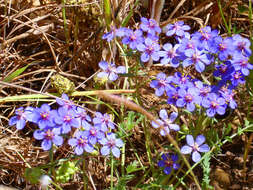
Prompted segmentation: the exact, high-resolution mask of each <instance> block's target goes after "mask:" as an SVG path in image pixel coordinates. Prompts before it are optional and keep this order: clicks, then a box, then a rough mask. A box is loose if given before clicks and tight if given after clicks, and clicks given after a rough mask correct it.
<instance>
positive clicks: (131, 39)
mask: <svg viewBox="0 0 253 190" xmlns="http://www.w3.org/2000/svg"><path fill="white" fill-rule="evenodd" d="M143 42H144V38H143V32H142V30H139V29H137V30H135V31H132V30H129V31H128V32H126V35H125V37H124V38H123V39H122V43H123V44H127V45H129V47H130V48H131V49H133V50H134V49H136V48H137V45H138V44H140V43H143Z"/></svg>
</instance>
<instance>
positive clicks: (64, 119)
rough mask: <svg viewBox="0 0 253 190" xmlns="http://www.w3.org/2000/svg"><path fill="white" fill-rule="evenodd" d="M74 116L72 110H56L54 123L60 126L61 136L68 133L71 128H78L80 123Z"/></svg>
mask: <svg viewBox="0 0 253 190" xmlns="http://www.w3.org/2000/svg"><path fill="white" fill-rule="evenodd" d="M75 114H76V113H75V112H74V111H73V110H67V109H65V108H63V107H60V108H59V109H58V115H56V117H55V118H54V121H55V123H57V124H58V125H60V126H61V129H62V133H63V134H66V133H68V132H70V131H71V127H76V128H78V127H80V122H79V121H78V119H77V118H75Z"/></svg>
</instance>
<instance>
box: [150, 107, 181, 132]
mask: <svg viewBox="0 0 253 190" xmlns="http://www.w3.org/2000/svg"><path fill="white" fill-rule="evenodd" d="M159 116H160V118H161V119H162V120H161V119H157V120H156V121H152V126H153V127H154V128H159V127H160V129H161V130H160V134H161V135H162V136H165V135H167V134H169V133H170V130H174V131H179V129H180V127H179V126H178V125H177V124H173V122H174V121H175V119H176V118H177V116H178V113H177V112H172V113H171V114H170V117H169V116H168V113H167V111H166V110H165V109H161V110H160V112H159Z"/></svg>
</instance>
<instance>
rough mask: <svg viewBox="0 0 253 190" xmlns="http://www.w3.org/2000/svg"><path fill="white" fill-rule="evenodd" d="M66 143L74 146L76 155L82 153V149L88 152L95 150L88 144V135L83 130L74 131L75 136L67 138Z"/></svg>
mask: <svg viewBox="0 0 253 190" xmlns="http://www.w3.org/2000/svg"><path fill="white" fill-rule="evenodd" d="M68 144H69V145H70V146H74V147H75V153H76V154H77V155H81V154H83V151H84V150H85V151H86V152H89V153H91V152H93V151H94V150H95V149H94V147H93V146H92V145H91V144H90V142H89V140H88V137H87V136H86V134H85V133H84V131H77V132H76V133H75V138H71V139H69V140H68Z"/></svg>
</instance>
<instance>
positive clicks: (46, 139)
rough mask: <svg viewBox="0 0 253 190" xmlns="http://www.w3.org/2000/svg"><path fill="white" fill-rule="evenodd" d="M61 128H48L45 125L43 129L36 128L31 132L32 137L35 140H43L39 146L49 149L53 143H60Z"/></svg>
mask: <svg viewBox="0 0 253 190" xmlns="http://www.w3.org/2000/svg"><path fill="white" fill-rule="evenodd" d="M60 134H61V130H60V128H53V129H52V128H48V127H46V128H45V129H44V130H36V131H34V133H33V137H34V138H35V139H37V140H43V141H42V143H41V147H42V149H43V150H49V149H51V147H52V144H53V143H54V144H55V145H57V146H60V145H62V143H63V137H62V136H60Z"/></svg>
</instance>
